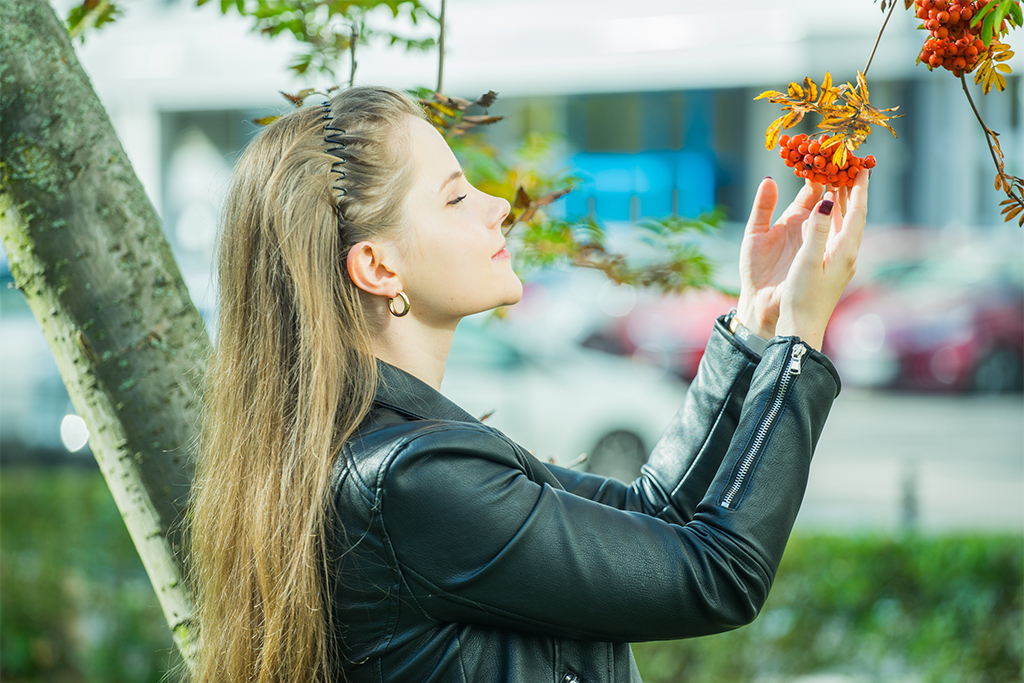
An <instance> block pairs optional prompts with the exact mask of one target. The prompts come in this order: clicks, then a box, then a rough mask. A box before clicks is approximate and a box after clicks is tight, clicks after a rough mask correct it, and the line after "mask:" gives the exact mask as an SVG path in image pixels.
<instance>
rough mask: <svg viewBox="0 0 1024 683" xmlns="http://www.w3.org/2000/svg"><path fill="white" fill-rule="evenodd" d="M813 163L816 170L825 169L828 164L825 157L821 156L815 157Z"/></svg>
mask: <svg viewBox="0 0 1024 683" xmlns="http://www.w3.org/2000/svg"><path fill="white" fill-rule="evenodd" d="M813 163H814V168H816V169H818V170H821V169H823V168H825V164H826V161H825V157H823V156H821V155H820V154H819V155H818V156H816V157H814V161H813Z"/></svg>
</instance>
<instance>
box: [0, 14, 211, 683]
mask: <svg viewBox="0 0 1024 683" xmlns="http://www.w3.org/2000/svg"><path fill="white" fill-rule="evenodd" d="M0 88H2V90H0V235H2V237H3V241H4V246H5V248H6V250H7V257H8V261H9V263H10V267H11V272H12V274H13V275H14V278H15V281H16V283H17V286H18V288H19V289H21V291H22V292H24V294H25V296H26V298H27V299H28V303H29V306H30V307H31V309H32V311H33V313H34V314H35V316H36V318H37V319H38V320H39V323H40V325H41V326H42V329H43V332H44V334H45V335H46V339H47V341H48V342H49V345H50V349H51V350H52V351H53V355H54V356H55V357H56V360H57V366H58V367H59V369H60V373H61V376H62V377H63V379H64V383H65V384H66V385H67V389H68V393H69V394H70V396H71V400H72V402H73V403H74V405H75V409H76V410H77V411H78V414H79V415H80V416H82V418H83V419H84V420H85V422H86V424H87V425H88V427H89V433H90V439H89V445H90V447H91V449H92V452H93V453H94V454H95V456H96V460H97V462H98V463H99V465H100V469H101V470H102V472H103V475H104V477H106V480H107V484H108V486H109V487H110V491H111V493H112V494H113V497H114V500H115V501H116V503H117V506H118V508H119V509H120V511H121V515H122V517H123V518H124V521H125V525H126V526H127V527H128V531H129V532H130V534H131V536H132V539H133V541H134V542H135V547H136V548H137V549H138V551H139V555H140V556H141V558H142V561H143V564H144V565H145V567H146V571H147V572H148V573H149V577H150V579H151V580H152V582H153V587H154V589H155V590H156V594H157V597H158V598H159V600H160V603H161V606H162V607H163V610H164V614H165V616H166V618H167V621H168V624H169V625H170V627H171V631H172V633H173V635H174V639H175V642H176V643H177V645H178V648H179V649H180V650H181V652H182V655H183V656H184V658H185V660H186V662H187V663H189V664H191V661H192V654H193V648H194V647H195V638H194V637H193V605H192V600H191V597H190V595H189V592H188V590H187V587H186V585H185V583H184V582H183V580H182V579H183V576H184V575H185V573H184V570H183V567H184V558H183V554H182V552H181V540H182V528H181V523H182V521H183V513H184V509H185V504H186V501H187V498H188V491H189V485H190V482H191V478H192V453H191V451H192V450H193V449H194V446H195V436H196V434H197V426H198V413H199V402H200V395H199V394H200V383H201V380H202V376H203V374H204V369H205V366H206V358H207V353H208V350H209V345H210V343H209V339H208V337H207V336H206V331H205V328H204V326H203V321H202V318H201V317H200V315H199V313H198V312H197V311H196V309H195V307H194V306H193V305H192V302H191V300H190V298H189V295H188V292H187V290H186V289H185V284H184V282H183V281H182V278H181V274H180V273H179V271H178V268H177V265H176V264H175V262H174V258H173V257H172V255H171V250H170V247H169V246H168V244H167V242H166V240H165V239H164V237H163V233H162V232H161V228H160V221H159V219H158V217H157V214H156V211H155V210H154V209H153V206H152V205H151V204H150V202H149V199H148V198H147V197H146V194H145V192H144V191H143V188H142V185H141V183H140V182H139V181H138V179H137V178H136V176H135V173H134V171H133V170H132V167H131V164H130V163H129V162H128V158H127V157H126V155H125V153H124V150H123V149H122V148H121V144H120V142H119V141H118V139H117V136H116V134H115V132H114V128H113V126H112V125H111V123H110V119H109V118H108V116H107V114H106V111H105V110H104V108H103V106H102V104H101V103H100V101H99V99H98V98H97V96H96V94H95V92H94V91H93V89H92V85H91V84H90V82H89V79H88V77H87V76H86V75H85V72H84V71H83V70H82V68H81V65H80V64H79V62H78V59H77V58H76V56H75V53H74V50H73V49H72V47H71V43H70V41H69V39H68V36H67V33H66V30H65V27H64V25H63V23H62V22H61V21H60V20H59V19H58V18H57V16H56V15H55V14H54V11H53V9H52V8H51V7H50V6H49V4H48V3H47V2H46V1H45V0H17V1H16V2H2V3H0Z"/></svg>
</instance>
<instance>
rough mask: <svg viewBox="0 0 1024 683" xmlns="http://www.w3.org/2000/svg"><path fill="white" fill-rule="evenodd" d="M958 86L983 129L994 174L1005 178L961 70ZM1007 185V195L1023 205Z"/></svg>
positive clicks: (999, 156) (989, 132) (987, 131)
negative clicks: (994, 169)
mask: <svg viewBox="0 0 1024 683" xmlns="http://www.w3.org/2000/svg"><path fill="white" fill-rule="evenodd" d="M960 87H961V88H963V91H964V95H966V96H967V101H968V102H969V103H970V105H971V110H972V111H973V112H974V116H975V118H977V119H978V123H980V124H981V129H982V130H983V131H985V142H987V143H988V151H989V154H991V155H992V163H993V164H995V167H996V174H997V175H998V176H999V177H1000V178H1004V179H1005V177H1006V171H1005V170H1004V169H1003V163H1002V161H1000V158H1001V157H1002V154H996V145H995V144H994V142H993V133H992V130H991V129H990V128H989V127H988V126H986V125H985V120H984V119H982V118H981V112H979V111H978V107H977V106H976V105H975V104H974V98H973V97H971V91H970V90H969V89H968V88H967V78H966V76H965V75H964V74H963V73H962V72H961V74H960ZM1009 187H1010V189H1008V190H1006V194H1007V196H1009V197H1010V198H1011V199H1013V200H1015V201H1016V202H1017V203H1018V204H1021V205H1022V206H1024V199H1022V198H1021V197H1018V196H1017V194H1016V193H1014V191H1013V183H1010V184H1009Z"/></svg>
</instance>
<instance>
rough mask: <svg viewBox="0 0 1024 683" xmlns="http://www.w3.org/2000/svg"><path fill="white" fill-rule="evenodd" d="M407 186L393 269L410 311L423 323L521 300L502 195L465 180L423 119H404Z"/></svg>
mask: <svg viewBox="0 0 1024 683" xmlns="http://www.w3.org/2000/svg"><path fill="white" fill-rule="evenodd" d="M407 140H408V145H409V150H410V153H411V157H412V164H413V181H412V187H411V189H410V191H409V194H408V196H406V198H405V201H404V206H403V214H404V222H403V228H404V229H403V230H402V234H401V235H400V237H399V238H398V240H397V241H398V242H399V243H400V248H399V250H398V251H399V253H400V255H401V256H400V259H401V263H400V265H399V267H398V268H396V272H397V273H398V274H399V275H400V277H401V282H402V288H403V290H404V291H405V294H406V295H407V296H408V297H409V300H410V302H411V308H412V311H411V315H412V316H414V317H416V318H418V319H419V320H420V321H422V322H426V323H429V324H440V325H447V324H452V323H457V322H458V320H459V319H461V318H462V317H464V316H467V315H472V314H473V313H479V312H481V311H486V310H489V309H491V308H495V307H496V306H502V305H508V304H514V303H516V302H517V301H519V299H520V298H522V295H523V285H522V283H521V282H520V281H519V278H518V277H517V276H516V274H515V273H514V272H513V271H512V262H511V258H510V257H509V253H508V251H507V250H506V249H505V238H504V236H503V235H502V233H501V223H502V221H503V220H504V219H505V216H506V215H508V212H509V208H510V207H509V203H508V202H507V201H505V200H504V199H499V198H497V197H492V196H491V195H488V194H484V193H483V192H481V191H480V190H478V189H476V188H475V187H473V186H472V185H470V183H469V181H468V180H466V178H465V176H463V174H462V169H461V167H460V166H459V162H458V160H457V159H456V158H455V155H454V154H452V151H451V149H450V148H449V147H448V143H447V142H445V141H444V138H442V137H441V135H440V134H439V133H438V132H437V131H436V130H434V127H433V126H431V125H430V124H429V123H427V122H426V121H424V120H422V119H418V118H414V117H411V116H410V117H409V126H408V138H407Z"/></svg>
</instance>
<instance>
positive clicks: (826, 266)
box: [775, 173, 869, 350]
mask: <svg viewBox="0 0 1024 683" xmlns="http://www.w3.org/2000/svg"><path fill="white" fill-rule="evenodd" d="M868 175H869V174H867V173H860V174H858V175H857V180H856V183H855V184H854V186H853V189H852V190H851V191H850V192H849V196H848V197H847V196H845V194H844V193H840V194H839V196H838V197H836V200H838V201H834V200H833V199H832V198H829V199H825V200H823V201H821V202H819V203H817V204H816V205H815V207H814V209H813V210H812V211H811V214H810V216H809V217H808V218H807V220H805V221H804V222H803V224H802V226H801V229H802V235H803V244H802V245H801V246H800V248H799V249H798V250H797V252H796V255H795V257H794V258H793V260H792V265H791V266H790V268H789V273H788V274H787V275H786V280H785V285H784V286H783V287H782V291H781V299H780V306H779V318H778V321H777V324H776V328H775V329H776V333H777V334H780V335H785V336H789V335H796V336H798V337H800V338H801V339H802V340H803V341H805V342H807V343H808V344H810V345H811V346H812V347H813V348H815V349H819V350H820V349H821V342H822V338H823V337H824V335H825V326H826V325H828V321H829V318H831V317H832V311H833V309H835V307H836V304H837V303H839V297H840V296H842V294H843V290H844V289H845V288H846V285H847V284H848V283H849V282H850V278H852V277H853V273H854V271H855V270H856V268H857V251H858V250H859V249H860V243H861V239H862V238H863V236H864V222H865V221H866V220H867V214H868ZM832 196H834V195H832ZM844 200H846V201H847V203H848V205H847V209H848V210H847V212H846V213H845V215H844V212H843V209H842V204H843V203H844Z"/></svg>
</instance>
